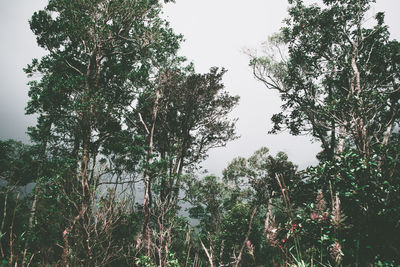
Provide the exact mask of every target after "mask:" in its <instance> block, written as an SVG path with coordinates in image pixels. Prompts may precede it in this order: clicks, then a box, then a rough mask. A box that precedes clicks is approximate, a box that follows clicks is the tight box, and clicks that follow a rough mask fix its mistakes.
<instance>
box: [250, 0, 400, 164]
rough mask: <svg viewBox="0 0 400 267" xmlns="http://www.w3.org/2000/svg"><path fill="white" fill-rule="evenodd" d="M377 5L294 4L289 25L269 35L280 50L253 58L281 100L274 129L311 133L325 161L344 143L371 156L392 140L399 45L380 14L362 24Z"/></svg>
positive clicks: (272, 45) (262, 78)
mask: <svg viewBox="0 0 400 267" xmlns="http://www.w3.org/2000/svg"><path fill="white" fill-rule="evenodd" d="M372 2H374V1H371V0H362V1H358V0H357V1H352V0H348V1H327V0H326V1H323V4H324V6H323V8H321V7H319V6H318V5H311V6H306V5H304V3H303V1H297V0H296V1H289V3H290V4H292V5H291V7H290V9H289V15H290V17H289V18H288V19H287V20H286V24H287V26H286V27H284V28H283V29H282V31H281V33H280V34H278V35H275V36H273V37H272V38H270V40H269V52H274V53H275V54H271V53H267V54H266V55H265V56H262V57H256V56H253V57H252V60H251V66H252V67H253V71H254V75H255V77H256V78H257V79H258V80H260V81H262V82H264V84H265V85H266V86H267V87H268V88H272V89H276V90H278V92H279V93H280V95H281V99H282V100H283V102H284V104H283V106H282V109H284V110H286V111H285V112H281V113H278V114H275V115H274V116H273V117H272V121H273V122H274V128H273V130H272V131H273V132H276V131H279V130H281V129H284V127H287V128H288V129H289V130H290V132H291V133H292V134H295V135H298V134H312V136H313V137H315V138H316V139H317V140H318V141H320V142H321V144H322V148H323V152H322V153H321V157H322V158H325V159H332V158H333V156H334V154H335V153H341V152H342V151H343V149H344V148H345V146H346V147H349V146H350V147H356V148H357V150H359V151H361V152H362V153H364V154H368V153H369V151H370V149H371V147H372V146H375V145H377V144H384V145H385V144H388V142H389V140H390V138H391V136H392V133H393V129H394V128H395V127H396V125H398V122H399V121H398V117H399V116H398V114H399V113H398V111H399V105H398V100H399V93H398V91H399V90H398V89H399V71H398V70H399V62H400V61H399V59H400V58H399V49H400V44H399V43H398V42H397V41H394V40H393V41H392V40H390V39H389V31H388V28H387V26H385V24H384V14H383V13H378V14H377V15H376V17H375V18H376V25H375V26H374V27H372V28H364V27H363V24H364V23H365V21H366V20H367V17H366V16H367V11H368V9H369V7H370V4H371V3H372ZM285 48H286V49H285ZM267 51H268V50H267ZM278 55H280V56H278Z"/></svg>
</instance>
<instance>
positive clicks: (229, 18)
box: [0, 0, 400, 174]
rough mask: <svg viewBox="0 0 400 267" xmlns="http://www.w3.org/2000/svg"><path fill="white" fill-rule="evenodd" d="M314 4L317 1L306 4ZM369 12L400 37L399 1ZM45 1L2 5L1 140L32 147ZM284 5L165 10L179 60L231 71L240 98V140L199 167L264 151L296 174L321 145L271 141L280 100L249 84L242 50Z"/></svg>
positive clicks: (195, 5) (181, 4)
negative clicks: (32, 85) (31, 97)
mask: <svg viewBox="0 0 400 267" xmlns="http://www.w3.org/2000/svg"><path fill="white" fill-rule="evenodd" d="M308 2H315V1H308ZM377 2H378V3H377V4H376V5H374V7H373V9H372V11H371V12H372V13H376V12H378V11H384V12H385V13H386V23H387V24H388V25H389V27H390V32H391V34H392V38H395V39H398V40H399V39H400V21H399V20H398V18H397V17H396V16H397V13H398V11H399V10H400V1H399V0H378V1H377ZM46 3H47V1H45V0H12V1H6V0H0V36H1V37H2V38H1V39H2V40H1V42H0V139H2V140H4V139H8V138H13V139H16V140H20V141H23V142H29V138H28V136H27V135H26V133H25V132H26V128H27V127H28V126H33V125H35V117H34V116H26V115H24V113H25V112H24V108H25V106H26V103H27V101H28V96H27V93H28V86H27V85H26V83H27V82H28V79H27V78H26V75H25V74H24V72H23V70H22V69H23V68H24V67H26V65H27V64H29V63H30V62H31V60H32V58H40V57H41V56H42V55H44V53H45V51H43V50H42V49H40V48H38V47H37V45H36V41H35V36H34V35H33V33H32V32H31V31H30V29H29V24H28V20H29V18H30V17H31V16H32V14H33V12H34V11H37V10H39V9H41V8H43V7H44V6H45V5H46ZM287 7H288V5H287V1H284V0H247V1H243V0H241V1H239V0H177V1H176V3H175V4H167V5H166V6H165V15H164V16H165V17H166V18H167V19H168V20H169V21H170V23H171V26H172V28H173V29H174V30H175V32H177V33H182V34H183V35H184V37H185V40H186V41H185V42H184V43H183V44H182V49H181V52H180V54H181V55H184V56H186V57H187V58H188V59H189V60H190V61H193V62H194V63H195V66H196V70H197V71H198V72H207V71H208V70H209V68H210V67H212V66H218V67H224V68H226V69H227V70H228V73H227V74H226V75H225V79H224V83H225V86H226V90H228V91H229V92H230V93H231V94H235V95H236V94H237V95H240V97H241V100H240V104H239V106H238V107H237V108H236V109H235V110H234V112H233V113H232V117H238V118H239V121H238V123H237V132H238V134H239V135H240V136H241V138H240V139H238V140H235V141H233V142H231V143H229V144H228V145H227V146H226V147H225V148H218V149H214V150H212V151H210V153H209V155H210V157H209V158H208V159H207V160H206V161H205V162H204V164H203V165H204V167H205V168H206V169H208V170H209V171H210V172H211V173H215V174H219V173H220V172H221V171H222V169H223V168H225V167H226V165H227V163H228V162H229V161H230V160H232V159H233V158H234V157H237V156H245V157H248V156H250V155H251V154H252V153H253V152H254V151H255V150H257V149H258V148H260V147H261V146H267V147H269V148H270V150H271V152H272V154H275V153H276V152H278V151H284V152H286V153H287V154H288V155H289V158H290V159H291V160H292V161H293V162H295V163H296V164H297V165H299V166H300V168H304V167H306V166H308V165H310V164H315V163H316V159H315V154H316V153H317V152H318V151H319V150H320V147H319V144H318V143H311V142H310V137H304V136H303V137H293V136H290V135H288V134H287V133H281V134H278V135H268V134H267V132H268V131H269V130H270V128H271V123H270V117H271V116H272V114H274V113H276V112H278V111H279V110H280V104H281V103H280V99H279V96H278V95H277V94H276V93H275V92H273V91H270V90H267V89H266V88H265V87H264V85H263V84H261V83H259V82H257V81H255V80H254V78H253V75H252V72H251V69H250V68H249V67H248V58H247V56H246V55H245V54H243V53H242V50H243V49H244V48H251V49H254V48H260V44H261V43H262V42H263V41H265V40H266V39H267V37H268V36H269V35H271V34H272V33H274V32H277V31H279V29H280V27H282V26H283V24H282V20H283V19H284V18H285V17H286V11H287Z"/></svg>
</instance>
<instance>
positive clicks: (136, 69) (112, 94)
mask: <svg viewBox="0 0 400 267" xmlns="http://www.w3.org/2000/svg"><path fill="white" fill-rule="evenodd" d="M160 8H161V5H160V3H159V2H158V1H151V0H148V1H137V0H118V1H110V0H82V1H66V0H50V1H49V3H48V5H47V6H46V7H45V8H44V10H41V11H39V12H36V13H35V14H34V15H33V16H32V19H31V21H30V26H31V29H32V31H33V32H34V33H35V35H36V36H37V42H38V44H39V45H40V46H41V47H43V48H44V49H46V50H47V51H48V52H49V54H48V55H46V56H44V57H43V58H42V59H41V60H40V61H39V60H33V62H32V64H31V65H29V66H28V67H27V68H26V70H25V71H26V72H27V74H28V75H29V76H31V77H32V76H33V75H34V74H36V73H39V74H40V75H41V76H42V77H41V79H40V80H39V81H36V80H34V81H32V82H30V86H31V90H30V92H29V95H30V97H31V100H30V102H29V103H28V107H27V113H29V114H33V113H37V114H39V124H38V127H37V128H36V129H35V130H34V131H32V132H34V133H36V134H39V135H41V134H48V135H49V138H43V137H39V138H35V141H39V142H42V141H43V140H46V141H45V142H46V143H48V144H49V145H51V147H52V152H53V153H54V155H55V156H59V157H62V158H69V159H70V160H69V163H68V165H69V166H70V174H71V175H69V176H70V177H69V178H68V179H70V180H71V181H70V183H71V184H72V185H71V186H78V187H79V188H80V198H81V201H80V206H79V208H78V207H77V210H76V211H75V212H76V213H75V215H73V219H72V220H71V222H70V223H69V224H68V225H66V226H65V229H64V231H63V238H64V261H65V262H64V264H67V255H68V253H69V252H68V251H69V249H70V248H69V236H70V233H71V231H73V230H74V227H75V225H76V223H77V222H78V221H79V220H81V219H82V218H83V217H84V216H85V214H86V212H87V211H88V209H90V204H89V203H88V202H89V201H90V195H91V190H93V187H92V186H95V184H94V179H93V177H94V170H95V168H96V163H97V162H98V156H99V153H101V149H102V146H103V144H105V143H106V142H108V139H111V138H113V137H114V136H116V135H118V134H119V133H120V131H121V128H122V125H123V123H124V120H123V114H124V113H125V112H126V110H127V109H129V107H130V105H131V104H132V103H133V102H134V100H135V97H136V90H137V88H139V87H141V86H143V85H144V84H145V83H146V82H147V81H148V79H149V76H150V73H151V72H152V71H153V68H154V66H155V65H157V64H159V62H162V61H164V60H165V58H167V57H168V56H169V55H171V54H174V53H175V52H176V50H177V49H178V47H179V41H180V39H181V37H180V36H178V35H175V34H174V33H173V32H172V30H171V29H170V28H169V27H168V24H167V23H166V22H165V21H164V20H163V19H161V18H160V16H159V15H160V12H161V9H160ZM46 118H49V119H47V121H48V123H47V125H46V127H44V126H43V125H44V124H43V123H42V122H44V121H46ZM42 126H43V127H42ZM45 128H46V129H48V131H44V130H42V129H45ZM36 137H38V136H36ZM103 153H104V151H103ZM71 162H72V164H71Z"/></svg>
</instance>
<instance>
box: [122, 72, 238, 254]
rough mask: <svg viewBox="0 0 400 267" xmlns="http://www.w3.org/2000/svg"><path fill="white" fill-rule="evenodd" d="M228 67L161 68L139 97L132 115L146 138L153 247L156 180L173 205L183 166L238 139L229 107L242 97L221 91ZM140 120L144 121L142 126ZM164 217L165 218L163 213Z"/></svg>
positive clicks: (165, 202)
mask: <svg viewBox="0 0 400 267" xmlns="http://www.w3.org/2000/svg"><path fill="white" fill-rule="evenodd" d="M224 73H225V70H221V71H220V70H218V69H217V68H212V69H211V70H210V72H209V73H206V74H196V73H194V70H193V67H192V66H191V65H189V66H188V67H187V68H180V67H179V65H175V66H174V65H173V66H172V67H171V66H168V68H162V69H161V70H160V73H159V75H158V78H157V80H156V83H155V84H154V85H153V86H152V87H151V88H149V90H145V91H144V92H143V94H142V95H141V96H140V97H139V99H138V105H137V108H136V109H135V110H134V111H133V112H132V115H131V116H130V117H131V118H136V120H134V119H131V122H132V126H133V127H135V128H134V129H136V128H137V129H141V130H139V133H140V134H142V135H143V136H146V137H147V138H146V139H148V142H149V143H148V150H147V156H146V162H145V167H144V168H145V174H144V180H145V181H144V183H145V192H146V194H145V202H144V210H145V218H144V219H145V223H144V227H145V229H144V230H143V235H144V236H147V238H146V239H147V241H146V245H147V251H149V250H150V248H149V246H150V241H149V236H150V234H149V232H150V218H149V217H150V207H151V202H152V200H153V197H152V195H151V193H152V189H151V188H152V186H153V185H154V189H155V193H156V198H157V197H158V200H159V201H160V202H161V203H162V205H166V206H170V208H169V209H172V210H175V209H176V207H177V204H178V199H179V195H180V192H181V188H182V186H183V184H182V182H183V181H182V180H183V178H184V171H185V170H186V171H187V172H190V171H191V170H193V169H194V168H195V167H196V166H197V165H198V164H199V163H200V162H201V161H202V160H203V159H205V158H206V155H207V154H206V153H207V151H208V150H209V149H211V148H214V147H219V146H224V145H225V144H226V142H228V141H230V140H232V139H235V138H236V136H235V129H234V127H235V120H230V119H228V117H227V115H228V113H229V112H230V111H231V110H232V109H233V108H234V107H235V106H236V104H237V102H238V100H239V97H237V96H230V95H229V94H228V93H227V92H226V91H223V89H224V85H223V83H222V77H223V74H224ZM141 126H142V127H141ZM162 219H164V218H162Z"/></svg>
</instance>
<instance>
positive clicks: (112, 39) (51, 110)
mask: <svg viewBox="0 0 400 267" xmlns="http://www.w3.org/2000/svg"><path fill="white" fill-rule="evenodd" d="M322 2H323V4H321V5H320V6H318V5H316V4H313V5H306V4H304V3H303V1H302V0H289V4H290V7H289V10H288V11H289V15H288V18H287V19H286V21H285V22H286V26H285V27H283V28H282V29H281V31H280V32H279V33H277V34H276V35H274V36H272V37H270V38H269V40H268V42H267V44H266V45H267V47H266V48H267V49H266V50H265V51H266V53H265V54H264V55H262V56H252V55H250V66H251V67H252V68H253V72H254V75H255V78H256V79H257V80H259V81H261V82H262V83H264V84H265V85H266V87H267V88H269V89H273V90H277V91H278V92H279V94H280V97H281V100H282V103H283V104H282V112H280V113H278V114H275V115H274V116H273V117H272V121H273V123H274V126H273V129H272V130H271V132H272V133H278V132H280V131H283V130H289V131H290V133H292V134H294V135H300V134H308V135H309V136H311V137H312V138H314V139H315V140H317V141H318V142H320V144H321V152H320V153H319V155H318V159H319V163H318V165H316V166H310V167H309V168H307V169H305V170H301V171H300V170H298V168H297V166H296V165H294V164H293V163H292V162H291V161H290V160H289V159H288V157H287V155H286V154H285V153H283V152H279V153H277V154H276V155H271V154H270V152H269V150H268V148H266V147H261V145H260V147H261V148H260V149H259V150H257V151H255V152H254V154H253V155H252V156H250V157H249V158H244V157H238V158H235V159H233V160H232V161H231V163H229V164H228V166H226V168H225V169H224V171H223V174H222V176H221V177H217V176H215V175H208V176H205V177H202V176H201V175H200V174H199V173H198V172H197V171H196V170H197V169H198V167H199V165H200V163H201V162H202V161H203V160H204V159H205V158H206V157H207V153H208V151H209V150H210V149H212V148H216V147H221V146H225V144H226V143H227V142H229V141H231V140H234V139H236V138H237V136H236V133H235V122H236V120H235V119H230V118H229V116H228V115H229V113H230V112H231V111H232V109H233V108H234V107H235V106H236V105H237V104H238V101H239V97H238V96H232V95H230V94H229V93H228V92H227V91H225V89H224V84H223V83H222V79H223V75H224V74H225V70H224V69H219V68H216V67H214V68H211V69H210V70H209V72H207V73H203V74H200V73H197V72H196V71H195V68H194V66H193V64H191V63H188V62H186V60H185V59H184V58H182V57H179V56H177V52H178V50H179V46H180V42H181V40H182V36H180V35H177V34H175V33H174V32H173V30H172V29H171V28H170V27H169V24H168V23H167V21H165V20H163V19H162V18H161V17H160V13H161V10H162V3H160V2H159V1H156V0H143V1H138V0H113V1H111V0H80V1H70V0H50V1H49V2H48V5H47V6H46V7H45V8H44V9H43V10H41V11H39V12H36V13H34V14H33V16H32V18H31V20H30V27H31V29H32V31H33V32H34V34H35V35H36V36H37V43H38V45H39V46H41V47H43V48H44V49H46V51H47V52H48V54H47V55H46V56H44V57H42V58H41V59H34V60H33V61H32V63H31V64H30V65H28V66H27V68H26V69H25V72H26V73H27V75H28V76H29V77H32V78H34V77H38V75H36V74H39V77H40V79H38V80H35V79H32V81H31V82H29V86H30V91H29V97H30V100H29V102H28V105H27V108H26V112H27V114H36V115H37V116H38V119H37V125H36V126H35V127H32V128H29V129H28V132H29V135H30V137H31V140H32V144H31V145H25V144H22V143H19V142H17V141H13V140H6V141H0V178H1V184H0V203H1V204H0V206H1V209H0V256H1V265H2V266H149V267H150V266H162V267H164V266H170V267H177V266H185V267H186V266H187V267H189V266H192V267H200V266H236V267H237V266H243V267H244V266H399V265H400V238H399V237H400V158H399V156H400V150H399V146H398V144H399V141H400V135H399V126H400V125H399V123H400V113H399V110H400V102H399V100H400V43H399V42H397V41H395V40H391V39H390V34H389V32H388V27H387V26H385V24H384V14H383V13H378V14H376V15H375V24H374V25H372V27H370V28H368V27H365V25H364V21H365V19H366V14H367V11H368V10H369V7H370V4H371V3H372V2H374V1H372V0H323V1H322ZM135 186H138V187H140V189H138V190H136V188H135ZM23 187H25V188H28V189H29V190H28V193H24V191H23V190H22V188H23ZM30 188H32V190H30ZM136 193H138V195H137V196H136V195H135V194H136Z"/></svg>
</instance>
